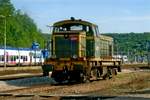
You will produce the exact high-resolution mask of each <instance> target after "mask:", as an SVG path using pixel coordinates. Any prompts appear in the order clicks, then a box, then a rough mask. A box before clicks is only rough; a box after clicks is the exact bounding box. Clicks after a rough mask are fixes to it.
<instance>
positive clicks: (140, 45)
mask: <svg viewBox="0 0 150 100" xmlns="http://www.w3.org/2000/svg"><path fill="white" fill-rule="evenodd" d="M105 35H108V36H111V37H113V38H114V50H115V52H116V51H117V48H118V51H119V53H122V54H126V55H128V54H129V55H132V54H137V55H145V54H146V53H147V46H148V45H147V43H148V41H150V33H148V32H147V33H133V32H132V33H121V34H118V33H110V34H108V33H107V34H105Z"/></svg>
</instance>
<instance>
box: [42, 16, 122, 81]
mask: <svg viewBox="0 0 150 100" xmlns="http://www.w3.org/2000/svg"><path fill="white" fill-rule="evenodd" d="M51 54H52V55H51V57H50V58H47V59H46V60H45V62H44V65H43V66H42V69H43V75H44V76H47V75H49V72H50V71H51V72H52V75H51V77H52V78H53V79H54V80H55V81H56V82H59V83H60V82H63V81H66V80H67V81H69V82H70V81H77V82H88V81H90V80H97V79H100V78H103V79H106V78H111V77H112V76H113V75H116V74H117V71H118V72H120V71H121V60H120V59H116V58H113V38H111V37H108V36H104V35H101V34H99V30H98V26H97V25H95V24H93V23H90V22H88V21H83V20H81V19H75V18H73V17H71V19H70V20H63V21H59V22H56V23H54V25H53V30H52V37H51Z"/></svg>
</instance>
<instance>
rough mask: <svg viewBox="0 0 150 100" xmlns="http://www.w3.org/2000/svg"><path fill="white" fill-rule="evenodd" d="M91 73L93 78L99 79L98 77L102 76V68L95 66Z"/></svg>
mask: <svg viewBox="0 0 150 100" xmlns="http://www.w3.org/2000/svg"><path fill="white" fill-rule="evenodd" d="M90 74H91V75H90V78H91V80H98V78H99V77H100V76H101V73H100V70H99V69H97V68H93V69H92V70H91V73H90Z"/></svg>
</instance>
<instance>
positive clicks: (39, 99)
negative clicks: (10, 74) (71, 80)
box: [0, 93, 149, 100]
mask: <svg viewBox="0 0 150 100" xmlns="http://www.w3.org/2000/svg"><path fill="white" fill-rule="evenodd" d="M0 96H5V100H7V99H8V100H10V99H11V100H85V99H86V100H149V98H143V97H130V96H89V95H68V96H64V95H42V94H41V95H36V94H11V93H7V94H6V93H5V94H4V93H3V94H1V93H0ZM0 98H1V97H0Z"/></svg>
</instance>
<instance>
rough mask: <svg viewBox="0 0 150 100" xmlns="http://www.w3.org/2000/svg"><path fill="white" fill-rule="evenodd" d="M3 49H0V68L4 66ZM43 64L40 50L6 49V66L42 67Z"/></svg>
mask: <svg viewBox="0 0 150 100" xmlns="http://www.w3.org/2000/svg"><path fill="white" fill-rule="evenodd" d="M4 59H5V57H4V48H0V66H4ZM43 62H44V58H43V54H42V50H36V51H35V50H32V49H28V48H27V49H25V48H6V65H7V66H17V65H19V66H23V65H42V63H43Z"/></svg>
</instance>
